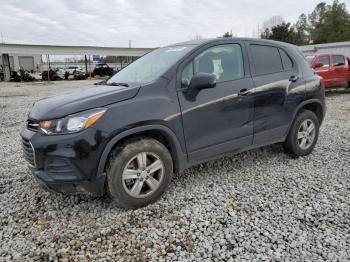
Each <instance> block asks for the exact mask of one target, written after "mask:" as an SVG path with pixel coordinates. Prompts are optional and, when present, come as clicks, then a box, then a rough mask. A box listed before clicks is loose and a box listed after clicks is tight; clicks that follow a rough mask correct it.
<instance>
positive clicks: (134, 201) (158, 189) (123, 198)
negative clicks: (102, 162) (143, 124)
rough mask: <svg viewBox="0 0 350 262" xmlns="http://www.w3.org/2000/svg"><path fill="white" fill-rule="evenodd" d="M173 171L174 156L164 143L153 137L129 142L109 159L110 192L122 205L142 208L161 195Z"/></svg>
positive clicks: (119, 147)
mask: <svg viewBox="0 0 350 262" xmlns="http://www.w3.org/2000/svg"><path fill="white" fill-rule="evenodd" d="M172 171H173V163H172V158H171V155H170V153H169V151H168V149H167V148H166V147H165V146H164V145H163V144H161V143H160V142H158V141H157V140H155V139H150V138H144V139H139V140H134V141H129V142H128V143H125V144H124V145H120V146H118V147H117V148H116V149H115V151H114V152H113V153H112V156H111V158H110V160H109V163H108V167H107V180H108V181H107V183H108V184H107V187H108V191H109V193H110V194H111V196H112V197H113V199H114V200H115V202H116V204H117V205H118V206H120V207H124V208H138V207H143V206H146V205H148V204H151V203H153V202H155V201H157V200H158V199H159V198H160V197H161V195H162V194H163V192H164V191H165V189H166V187H167V186H168V184H169V183H170V181H171V177H172Z"/></svg>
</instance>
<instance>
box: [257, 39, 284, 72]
mask: <svg viewBox="0 0 350 262" xmlns="http://www.w3.org/2000/svg"><path fill="white" fill-rule="evenodd" d="M250 49H251V52H252V56H253V61H254V65H255V73H256V74H257V75H265V74H272V73H277V72H282V71H283V67H282V61H281V57H280V54H279V52H278V48H277V47H273V46H265V45H250Z"/></svg>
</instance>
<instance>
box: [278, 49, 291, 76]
mask: <svg viewBox="0 0 350 262" xmlns="http://www.w3.org/2000/svg"><path fill="white" fill-rule="evenodd" d="M279 51H280V55H281V59H282V65H283V69H284V71H290V70H292V68H293V61H292V60H291V59H290V57H289V55H288V54H287V53H286V52H285V51H284V50H283V49H279Z"/></svg>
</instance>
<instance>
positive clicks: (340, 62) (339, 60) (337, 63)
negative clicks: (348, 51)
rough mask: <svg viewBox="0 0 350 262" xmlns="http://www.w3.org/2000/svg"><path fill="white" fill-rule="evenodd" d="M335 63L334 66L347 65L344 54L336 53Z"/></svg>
mask: <svg viewBox="0 0 350 262" xmlns="http://www.w3.org/2000/svg"><path fill="white" fill-rule="evenodd" d="M333 65H334V66H342V65H345V59H344V56H342V55H334V56H333Z"/></svg>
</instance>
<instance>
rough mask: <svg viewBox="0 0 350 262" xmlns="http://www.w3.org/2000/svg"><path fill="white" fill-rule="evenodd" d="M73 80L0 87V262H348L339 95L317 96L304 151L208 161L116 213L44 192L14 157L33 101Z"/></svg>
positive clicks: (346, 142) (345, 143) (349, 207)
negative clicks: (315, 137) (323, 110)
mask: <svg viewBox="0 0 350 262" xmlns="http://www.w3.org/2000/svg"><path fill="white" fill-rule="evenodd" d="M83 83H84V82H57V83H52V84H50V85H47V84H42V83H35V84H13V83H0V102H1V111H2V112H1V127H0V141H1V144H0V157H1V169H0V243H1V246H0V261H8V260H12V261H30V260H33V261H34V260H37V261H49V260H51V261H57V260H59V261H91V260H94V261H97V260H98V261H111V260H112V261H162V260H163V261H170V260H177V261H192V260H196V261H241V260H247V261H248V260H249V261H263V260H266V261H270V260H275V261H279V260H283V261H284V260H294V261H323V260H328V261H329V260H331V261H350V197H349V194H350V171H349V170H350V163H349V159H350V138H349V137H350V135H349V133H350V93H345V92H341V93H339V92H336V93H331V94H328V95H327V106H328V111H327V117H326V120H325V123H324V124H323V126H322V128H321V133H320V137H319V142H318V144H317V146H316V148H315V151H314V152H313V154H311V155H310V156H307V157H303V158H298V159H293V158H290V157H289V156H287V155H286V154H284V153H283V150H282V148H281V146H279V145H274V146H270V147H265V148H262V149H258V150H253V151H250V152H246V153H242V154H239V155H235V156H229V157H225V158H223V159H220V160H217V161H211V162H208V163H205V164H202V165H199V166H196V167H193V168H190V169H188V170H186V171H184V172H182V173H180V174H177V175H176V176H175V178H174V180H173V182H172V183H171V185H170V187H169V189H168V190H167V192H166V193H165V195H164V196H163V197H162V199H161V200H160V201H158V202H157V203H155V204H153V205H150V206H148V207H146V208H142V209H139V210H128V211H126V210H123V209H119V208H117V207H115V206H114V205H113V202H112V201H111V200H110V199H109V198H108V197H101V198H93V197H89V196H64V195H57V194H52V193H48V192H45V191H44V190H43V189H41V188H39V186H38V185H37V183H36V182H35V180H34V178H33V177H32V176H31V174H30V173H29V171H28V169H27V168H26V164H25V162H24V161H23V160H22V157H21V147H20V141H19V131H20V128H21V127H22V126H23V125H24V122H25V120H26V116H27V112H28V110H29V109H30V107H31V105H32V103H33V102H34V101H36V100H38V99H40V98H42V97H46V96H48V95H52V94H57V93H60V92H62V91H68V90H72V88H74V87H77V86H79V85H82V84H83ZM85 83H86V81H85Z"/></svg>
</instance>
